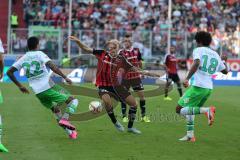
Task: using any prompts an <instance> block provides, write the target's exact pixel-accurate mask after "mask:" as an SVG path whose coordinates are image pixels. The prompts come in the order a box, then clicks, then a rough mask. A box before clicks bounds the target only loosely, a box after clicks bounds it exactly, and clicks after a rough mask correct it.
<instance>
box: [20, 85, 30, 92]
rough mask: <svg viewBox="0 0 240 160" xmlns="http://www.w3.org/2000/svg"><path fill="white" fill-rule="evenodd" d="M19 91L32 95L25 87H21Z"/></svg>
mask: <svg viewBox="0 0 240 160" xmlns="http://www.w3.org/2000/svg"><path fill="white" fill-rule="evenodd" d="M19 89H20V91H21V92H22V93H25V94H29V93H30V92H29V91H28V89H27V88H26V87H24V86H22V87H19Z"/></svg>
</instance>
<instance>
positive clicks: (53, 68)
mask: <svg viewBox="0 0 240 160" xmlns="http://www.w3.org/2000/svg"><path fill="white" fill-rule="evenodd" d="M46 66H47V67H49V68H50V69H51V70H52V71H53V72H54V73H56V74H58V75H59V76H61V77H62V78H63V79H65V81H66V82H67V83H68V84H72V81H71V79H69V78H67V77H66V76H65V75H64V74H63V73H62V71H61V70H60V69H59V68H58V67H57V66H56V65H55V64H54V63H53V62H52V61H48V62H47V63H46Z"/></svg>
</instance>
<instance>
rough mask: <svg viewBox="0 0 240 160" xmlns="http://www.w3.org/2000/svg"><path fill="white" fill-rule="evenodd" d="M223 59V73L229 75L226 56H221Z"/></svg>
mask: <svg viewBox="0 0 240 160" xmlns="http://www.w3.org/2000/svg"><path fill="white" fill-rule="evenodd" d="M221 59H222V61H223V64H224V66H225V69H224V70H222V71H221V72H222V73H223V74H228V66H227V64H226V61H227V56H226V55H222V56H221Z"/></svg>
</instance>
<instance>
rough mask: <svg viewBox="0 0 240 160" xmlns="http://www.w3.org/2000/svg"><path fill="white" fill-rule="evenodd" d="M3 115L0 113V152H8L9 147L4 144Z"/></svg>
mask: <svg viewBox="0 0 240 160" xmlns="http://www.w3.org/2000/svg"><path fill="white" fill-rule="evenodd" d="M2 131H3V130H2V117H1V115H0V152H8V149H7V148H6V147H5V146H4V145H3V144H2Z"/></svg>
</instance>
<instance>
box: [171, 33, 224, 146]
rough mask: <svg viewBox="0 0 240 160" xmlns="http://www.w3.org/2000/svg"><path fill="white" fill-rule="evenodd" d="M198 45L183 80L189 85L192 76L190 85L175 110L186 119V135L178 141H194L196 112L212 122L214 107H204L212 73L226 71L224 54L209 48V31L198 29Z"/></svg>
mask: <svg viewBox="0 0 240 160" xmlns="http://www.w3.org/2000/svg"><path fill="white" fill-rule="evenodd" d="M195 40H196V42H197V45H198V47H197V48H195V49H194V51H193V65H192V66H191V68H190V71H189V73H188V75H187V77H186V79H185V80H184V83H183V85H184V87H188V86H189V82H188V81H189V80H190V78H192V84H191V87H190V88H189V89H188V90H187V91H186V92H185V94H184V95H183V97H182V98H180V100H179V101H178V106H177V107H176V112H177V113H178V114H180V115H184V116H185V117H186V120H187V135H186V136H184V137H183V138H181V139H179V140H180V141H192V142H195V140H196V139H195V137H194V117H195V115H197V114H205V115H206V116H207V118H208V125H210V126H211V125H212V124H213V122H214V114H215V107H213V106H210V107H204V106H203V105H204V103H205V102H206V100H207V99H208V97H209V96H210V95H211V93H212V89H213V84H212V75H213V74H214V73H216V72H219V71H220V72H222V73H223V74H227V73H228V69H227V65H226V63H225V61H226V60H227V57H226V56H222V57H221V58H220V56H219V55H218V53H217V52H215V51H213V50H212V49H210V48H209V45H210V43H211V41H212V37H211V35H210V34H209V33H207V32H204V31H200V32H197V33H196V35H195Z"/></svg>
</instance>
